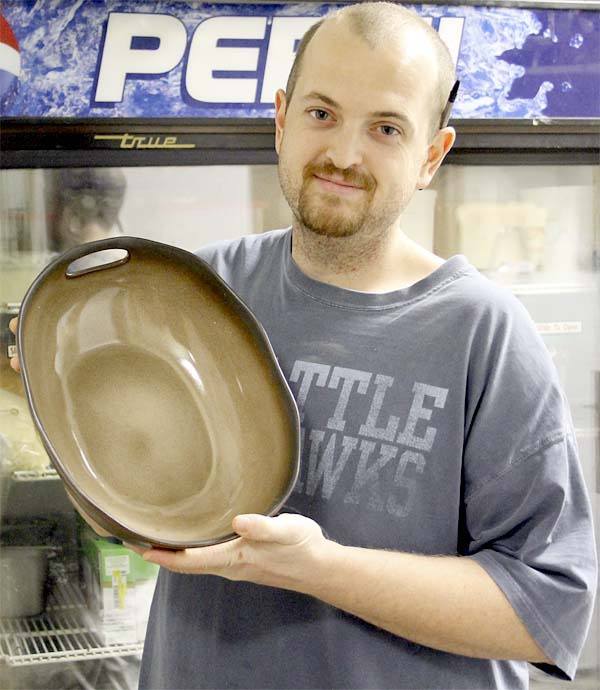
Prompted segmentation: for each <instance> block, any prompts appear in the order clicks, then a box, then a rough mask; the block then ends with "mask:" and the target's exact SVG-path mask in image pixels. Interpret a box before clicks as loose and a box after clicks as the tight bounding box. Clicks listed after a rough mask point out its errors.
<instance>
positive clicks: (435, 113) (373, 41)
mask: <svg viewBox="0 0 600 690" xmlns="http://www.w3.org/2000/svg"><path fill="white" fill-rule="evenodd" d="M334 18H347V19H348V21H349V22H350V28H351V29H352V31H353V32H354V33H355V34H356V35H357V36H359V37H360V38H362V39H363V40H364V41H365V42H366V43H367V45H369V46H370V47H372V48H374V47H376V46H377V45H381V42H382V40H384V41H385V40H386V39H389V37H390V36H391V32H394V31H397V30H399V29H400V28H404V27H407V26H408V27H414V28H415V29H416V30H419V31H422V32H423V33H424V35H425V37H426V38H427V39H429V41H430V43H431V46H432V47H433V49H434V51H435V57H436V61H437V65H438V75H437V81H438V83H437V86H436V89H435V94H436V98H435V100H434V104H433V107H432V112H431V127H430V133H431V136H433V134H435V132H437V130H438V129H439V128H440V127H442V126H443V124H444V123H443V122H442V113H443V112H444V109H445V107H446V104H447V102H448V97H449V95H450V92H451V90H452V87H453V85H454V81H455V78H456V76H455V70H454V63H453V61H452V57H451V56H450V52H449V50H448V48H447V46H446V44H445V43H444V42H443V41H442V39H441V38H440V37H439V34H438V33H437V31H436V30H435V29H433V28H432V27H431V26H430V25H429V24H428V23H427V22H425V21H423V19H421V17H419V15H418V14H417V13H416V12H414V11H413V10H411V9H407V8H405V7H402V6H400V5H396V4H395V3H392V2H361V3H357V4H355V5H348V6H347V7H343V8H342V9H340V10H337V11H336V12H334V13H332V14H330V15H327V16H326V17H323V19H320V20H319V21H318V22H316V23H315V24H313V25H312V26H311V27H310V28H309V29H308V30H307V31H306V33H305V34H304V36H303V37H302V40H301V41H300V44H299V46H298V50H297V52H296V56H295V58H294V63H293V65H292V69H291V70H290V74H289V77H288V80H287V85H286V90H285V91H286V99H287V103H288V104H289V102H290V101H291V99H292V95H293V93H294V89H295V87H296V82H297V81H298V77H299V76H300V69H301V67H302V58H303V56H304V53H305V51H306V48H307V47H308V45H309V43H310V42H311V40H312V38H313V37H314V35H315V34H316V33H317V31H318V30H319V28H320V27H321V26H322V25H323V24H324V23H325V22H328V21H331V20H332V19H334Z"/></svg>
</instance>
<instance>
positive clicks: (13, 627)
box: [0, 583, 143, 666]
mask: <svg viewBox="0 0 600 690" xmlns="http://www.w3.org/2000/svg"><path fill="white" fill-rule="evenodd" d="M85 612H86V606H85V602H84V599H83V595H82V593H81V591H80V590H79V589H78V588H77V587H75V586H74V585H73V584H71V583H62V584H59V585H58V586H57V587H56V589H55V590H54V592H52V594H51V595H50V596H49V600H48V605H47V607H46V611H45V612H44V613H43V614H41V615H39V616H31V617H28V618H0V657H2V659H3V661H4V662H5V663H6V664H8V665H9V666H29V665H32V664H48V663H56V662H64V661H81V660H85V659H103V658H107V657H115V656H129V655H132V654H140V653H141V651H142V647H143V643H141V642H137V643H128V644H103V643H102V641H101V640H100V638H99V637H98V635H97V634H96V633H95V632H94V630H93V629H91V628H90V626H89V625H86V623H85V615H84V614H85Z"/></svg>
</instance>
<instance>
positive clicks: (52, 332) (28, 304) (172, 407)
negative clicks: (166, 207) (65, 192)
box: [17, 237, 300, 549]
mask: <svg viewBox="0 0 600 690" xmlns="http://www.w3.org/2000/svg"><path fill="white" fill-rule="evenodd" d="M107 250H111V251H112V252H113V253H114V252H115V251H117V250H120V251H121V253H122V254H123V255H124V258H121V259H118V260H116V261H112V262H110V263H105V264H101V265H100V266H95V265H94V264H93V262H92V261H91V259H90V257H92V258H93V257H99V256H101V255H100V254H99V252H100V251H103V252H105V253H106V251H107ZM123 250H124V251H123ZM82 257H86V259H83V258H82ZM86 260H90V261H89V262H88V264H87V267H85V268H83V269H81V270H78V271H75V272H74V271H73V267H74V266H76V265H77V263H76V264H74V263H73V262H78V263H79V264H81V261H86ZM17 341H18V351H19V357H20V360H21V368H22V373H23V380H24V384H25V390H26V393H27V398H28V402H29V405H30V408H31V412H32V416H33V418H34V422H35V424H36V426H37V429H38V431H39V433H40V436H41V439H42V442H43V444H44V446H45V448H46V450H47V451H48V454H49V455H50V459H51V460H52V463H53V465H54V466H55V468H56V470H57V472H58V474H59V475H60V477H61V478H62V479H63V481H64V483H65V485H66V489H67V491H68V492H69V493H70V494H71V496H72V497H73V498H74V499H75V501H76V503H77V504H78V505H79V506H80V507H81V508H82V509H83V511H84V512H85V513H87V515H88V516H89V517H91V518H92V519H93V520H94V521H95V522H96V523H98V525H100V526H101V527H103V528H105V529H106V530H108V531H109V532H110V533H111V534H114V535H115V536H117V537H119V538H121V539H123V540H126V541H130V542H134V543H147V544H152V545H155V546H161V547H165V548H171V549H179V548H186V547H190V546H203V545H208V544H214V543H217V542H221V541H226V540H228V539H231V538H233V537H234V536H235V535H234V534H233V532H232V527H231V521H232V518H233V517H234V516H235V515H238V514H242V513H262V514H265V515H272V514H274V513H275V512H277V511H278V510H279V509H280V508H281V506H282V505H283V503H284V502H285V500H286V499H287V497H288V496H289V494H290V492H291V490H292V487H293V485H294V483H295V480H296V478H297V474H298V467H299V445H300V440H299V438H300V433H299V432H300V423H299V416H298V410H297V408H296V404H295V402H294V399H293V397H292V394H291V392H290V389H289V387H288V385H287V383H286V381H285V378H284V377H283V374H282V372H281V370H280V368H279V365H278V363H277V360H276V358H275V355H274V352H273V349H272V347H271V345H270V343H269V341H268V339H267V336H266V333H265V331H264V330H263V328H262V327H261V325H260V324H259V322H258V321H257V319H256V318H255V317H254V316H253V314H252V313H251V311H250V310H249V309H248V307H247V306H246V305H245V304H244V303H243V302H242V301H241V300H240V299H239V298H238V297H237V296H236V295H235V294H234V293H233V292H232V290H231V289H230V288H229V287H228V286H227V285H226V284H225V283H224V282H223V281H222V280H221V279H220V278H219V277H218V275H217V274H216V273H215V272H214V271H213V270H212V269H211V268H210V267H209V266H208V264H206V263H205V262H203V261H201V260H200V259H198V258H197V257H196V256H194V255H193V254H190V253H189V252H186V251H183V250H181V249H177V248H175V247H171V246H168V245H164V244H159V243H157V242H150V241H148V240H142V239H138V238H131V237H121V238H111V239H107V240H100V241H98V242H91V243H89V244H85V245H81V246H79V247H75V248H74V249H72V250H69V251H68V252H65V253H64V254H63V255H61V256H59V257H58V258H57V259H55V260H54V261H53V262H52V263H51V264H50V265H49V266H48V267H47V268H46V269H44V270H43V271H42V273H40V275H39V276H38V277H37V278H36V280H35V281H34V283H33V284H32V286H31V287H30V288H29V291H28V292H27V294H26V296H25V298H24V300H23V304H22V308H21V313H20V318H19V329H18V337H17Z"/></svg>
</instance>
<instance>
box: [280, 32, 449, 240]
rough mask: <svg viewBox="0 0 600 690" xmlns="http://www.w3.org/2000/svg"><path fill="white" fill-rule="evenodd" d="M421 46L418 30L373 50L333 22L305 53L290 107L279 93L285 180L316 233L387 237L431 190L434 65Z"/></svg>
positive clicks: (297, 210)
mask: <svg viewBox="0 0 600 690" xmlns="http://www.w3.org/2000/svg"><path fill="white" fill-rule="evenodd" d="M423 43H424V41H423V37H422V36H421V34H420V32H418V31H414V32H412V33H411V32H409V31H407V32H403V35H402V36H400V37H399V45H400V47H399V48H398V49H392V48H390V47H387V48H379V47H377V48H375V49H371V48H369V46H368V45H367V43H365V42H364V41H363V40H362V39H360V38H359V37H357V36H356V35H354V34H353V33H352V32H351V31H349V30H348V28H346V27H345V26H343V25H341V24H340V23H339V22H331V23H329V24H325V25H323V26H322V27H321V28H320V29H319V30H318V32H317V33H316V34H315V36H314V37H313V39H312V41H311V43H310V44H309V46H308V48H307V50H306V52H305V54H304V57H303V62H302V66H301V71H300V76H299V78H298V81H297V83H296V87H295V90H294V93H293V98H292V99H291V102H290V103H289V105H288V104H286V103H285V97H284V95H283V92H279V93H278V97H277V103H276V106H277V115H276V126H277V137H276V149H277V152H278V153H279V179H280V183H281V187H282V190H283V193H284V196H285V198H286V199H287V201H288V204H289V205H290V207H291V209H292V211H293V213H294V216H295V217H296V219H297V220H298V221H300V222H301V223H302V224H303V225H304V226H305V227H306V228H308V229H309V230H312V231H313V232H315V233H317V234H320V235H327V236H333V237H344V236H350V235H354V234H356V233H359V232H361V231H367V232H368V231H376V232H377V231H382V230H384V229H387V228H389V227H391V226H392V225H393V224H394V223H395V222H396V220H397V219H398V217H399V215H400V214H401V212H402V211H403V209H404V208H405V207H406V205H407V204H408V202H409V200H410V198H411V197H412V194H413V193H414V191H415V189H416V187H417V186H426V184H427V183H428V181H429V179H424V178H423V171H424V169H425V168H426V163H427V151H428V141H427V137H428V134H429V126H430V121H431V103H432V102H433V93H434V84H435V69H436V66H435V63H434V62H433V60H432V58H431V57H430V55H429V53H428V52H427V51H426V50H425V49H424V48H423ZM286 105H287V110H286ZM436 167H437V166H436Z"/></svg>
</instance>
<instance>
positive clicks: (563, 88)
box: [560, 81, 573, 93]
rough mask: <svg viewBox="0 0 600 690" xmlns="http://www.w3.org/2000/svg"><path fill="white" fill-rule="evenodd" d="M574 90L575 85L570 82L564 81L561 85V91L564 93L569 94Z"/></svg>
mask: <svg viewBox="0 0 600 690" xmlns="http://www.w3.org/2000/svg"><path fill="white" fill-rule="evenodd" d="M572 88H573V85H572V84H571V82H570V81H563V83H562V84H561V85H560V90H561V91H562V92H563V93H568V92H569V91H570V90H571V89H572Z"/></svg>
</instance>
